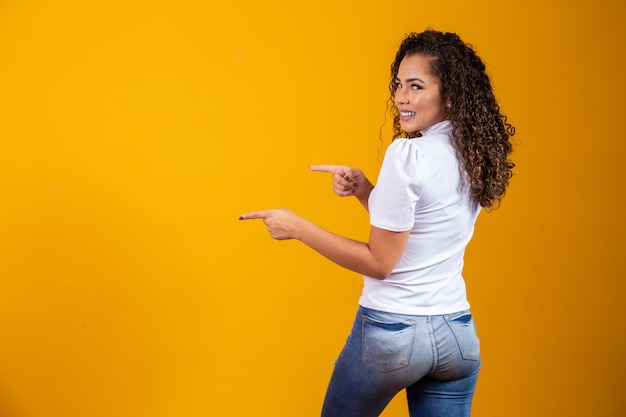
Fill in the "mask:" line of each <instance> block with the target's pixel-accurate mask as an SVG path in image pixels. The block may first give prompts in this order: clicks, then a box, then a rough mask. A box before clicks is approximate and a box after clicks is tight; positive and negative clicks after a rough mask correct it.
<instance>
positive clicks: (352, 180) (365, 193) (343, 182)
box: [309, 165, 374, 212]
mask: <svg viewBox="0 0 626 417" xmlns="http://www.w3.org/2000/svg"><path fill="white" fill-rule="evenodd" d="M309 169H310V170H311V171H316V172H329V173H331V174H333V191H334V192H335V194H337V195H338V196H340V197H347V196H355V197H356V198H357V199H358V200H359V202H360V203H361V205H362V206H363V207H364V208H365V210H367V211H368V212H369V204H368V200H369V196H370V193H371V192H372V190H373V189H374V185H373V184H372V183H371V182H370V180H368V179H367V178H366V177H365V175H364V174H363V171H361V170H360V169H359V168H350V167H347V166H343V165H313V166H311V167H309Z"/></svg>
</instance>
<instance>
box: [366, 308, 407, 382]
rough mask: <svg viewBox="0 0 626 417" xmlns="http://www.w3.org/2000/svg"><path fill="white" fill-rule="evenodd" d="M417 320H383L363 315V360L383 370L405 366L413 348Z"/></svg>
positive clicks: (392, 369) (387, 370)
mask: <svg viewBox="0 0 626 417" xmlns="http://www.w3.org/2000/svg"><path fill="white" fill-rule="evenodd" d="M414 335H415V321H413V320H408V321H405V322H393V323H390V322H383V321H379V320H376V319H373V318H372V317H369V316H367V315H363V362H365V363H366V364H368V365H370V366H372V367H373V368H375V369H377V370H379V371H381V372H389V371H394V370H397V369H401V368H404V367H405V366H407V365H408V364H409V360H410V359H411V351H412V350H413V338H414Z"/></svg>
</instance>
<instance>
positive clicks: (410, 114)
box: [400, 111, 415, 117]
mask: <svg viewBox="0 0 626 417" xmlns="http://www.w3.org/2000/svg"><path fill="white" fill-rule="evenodd" d="M414 114H415V112H414V111H401V112H400V116H404V117H408V116H413V115H414Z"/></svg>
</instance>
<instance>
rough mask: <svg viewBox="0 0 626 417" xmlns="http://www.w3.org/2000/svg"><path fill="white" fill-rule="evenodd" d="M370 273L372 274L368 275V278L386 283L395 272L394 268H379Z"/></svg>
mask: <svg viewBox="0 0 626 417" xmlns="http://www.w3.org/2000/svg"><path fill="white" fill-rule="evenodd" d="M370 272H371V273H370V274H367V276H368V277H370V278H374V279H377V280H379V281H384V280H386V279H387V278H389V276H390V275H391V273H392V272H393V268H377V269H375V270H373V271H370Z"/></svg>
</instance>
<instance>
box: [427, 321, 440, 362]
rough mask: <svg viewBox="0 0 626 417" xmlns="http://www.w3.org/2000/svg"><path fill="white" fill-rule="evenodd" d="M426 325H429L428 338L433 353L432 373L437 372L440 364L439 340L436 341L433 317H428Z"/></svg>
mask: <svg viewBox="0 0 626 417" xmlns="http://www.w3.org/2000/svg"><path fill="white" fill-rule="evenodd" d="M426 323H427V324H428V336H429V337H430V347H431V349H432V351H433V365H432V367H431V368H430V372H429V373H431V372H435V370H436V369H437V363H438V362H439V356H438V352H437V340H436V339H435V330H434V328H433V321H432V316H428V317H427V318H426Z"/></svg>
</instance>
